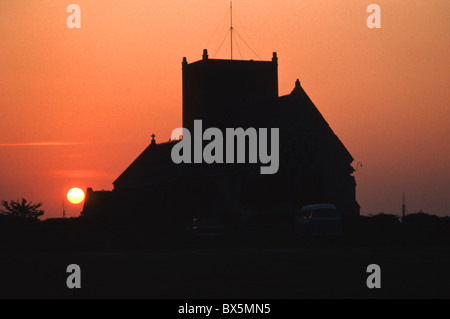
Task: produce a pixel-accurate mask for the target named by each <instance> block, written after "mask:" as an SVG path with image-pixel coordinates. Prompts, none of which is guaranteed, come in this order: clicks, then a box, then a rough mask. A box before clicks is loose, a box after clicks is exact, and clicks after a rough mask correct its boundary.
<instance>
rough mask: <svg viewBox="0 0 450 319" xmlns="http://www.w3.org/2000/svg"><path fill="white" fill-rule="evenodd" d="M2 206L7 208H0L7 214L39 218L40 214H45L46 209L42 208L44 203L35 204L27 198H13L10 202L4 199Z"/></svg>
mask: <svg viewBox="0 0 450 319" xmlns="http://www.w3.org/2000/svg"><path fill="white" fill-rule="evenodd" d="M2 206H3V207H4V209H5V210H2V209H0V212H2V214H3V215H6V216H11V217H17V218H29V219H38V218H39V217H40V216H42V215H44V211H43V210H41V209H40V208H41V206H42V203H38V204H33V203H32V202H28V201H27V200H26V199H25V198H22V199H21V200H17V201H14V200H11V201H10V202H7V201H5V200H2Z"/></svg>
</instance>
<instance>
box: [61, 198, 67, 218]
mask: <svg viewBox="0 0 450 319" xmlns="http://www.w3.org/2000/svg"><path fill="white" fill-rule="evenodd" d="M66 207H67V204H66V199H65V198H64V197H63V199H62V208H63V218H66Z"/></svg>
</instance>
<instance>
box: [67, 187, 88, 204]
mask: <svg viewBox="0 0 450 319" xmlns="http://www.w3.org/2000/svg"><path fill="white" fill-rule="evenodd" d="M67 199H68V200H69V202H71V203H72V204H79V203H81V202H82V201H83V200H84V192H83V190H82V189H80V188H72V189H71V190H70V191H68V192H67Z"/></svg>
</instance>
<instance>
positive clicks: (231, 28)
mask: <svg viewBox="0 0 450 319" xmlns="http://www.w3.org/2000/svg"><path fill="white" fill-rule="evenodd" d="M230 19H231V24H230V25H231V26H230V35H231V60H233V1H230Z"/></svg>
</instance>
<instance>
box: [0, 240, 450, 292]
mask: <svg viewBox="0 0 450 319" xmlns="http://www.w3.org/2000/svg"><path fill="white" fill-rule="evenodd" d="M0 260H1V262H0V297H1V298H257V299H260V298H289V299H290V298H383V297H386V298H449V297H450V289H449V283H450V271H449V270H450V248H449V247H448V246H445V245H444V246H436V245H424V246H421V247H420V248H414V249H412V248H408V247H400V246H398V247H390V246H389V245H379V246H373V245H371V246H361V245H359V246H358V245H343V244H340V245H336V244H333V245H331V244H330V243H318V244H317V243H316V244H308V245H304V246H302V247H297V248H289V249H282V248H273V249H270V248H259V249H256V248H254V249H251V248H246V249H235V248H224V247H221V248H214V247H203V248H192V247H191V248H187V249H167V250H159V251H156V250H155V251H140V252H139V251H138V252H124V253H121V252H120V251H117V252H103V253H102V252H90V253H81V252H78V253H61V252H57V253H51V252H39V253H37V252H36V253H33V252H28V253H25V252H23V253H14V252H2V253H1V259H0ZM69 264H78V265H79V266H80V267H81V272H82V273H81V282H82V288H81V289H75V290H70V289H68V288H67V287H66V278H67V276H68V274H66V267H67V266H68V265H69ZM369 264H378V265H379V266H380V267H381V271H382V276H381V283H382V288H381V289H374V290H370V289H368V288H367V286H366V279H367V276H368V274H367V273H366V268H367V266H368V265H369Z"/></svg>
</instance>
